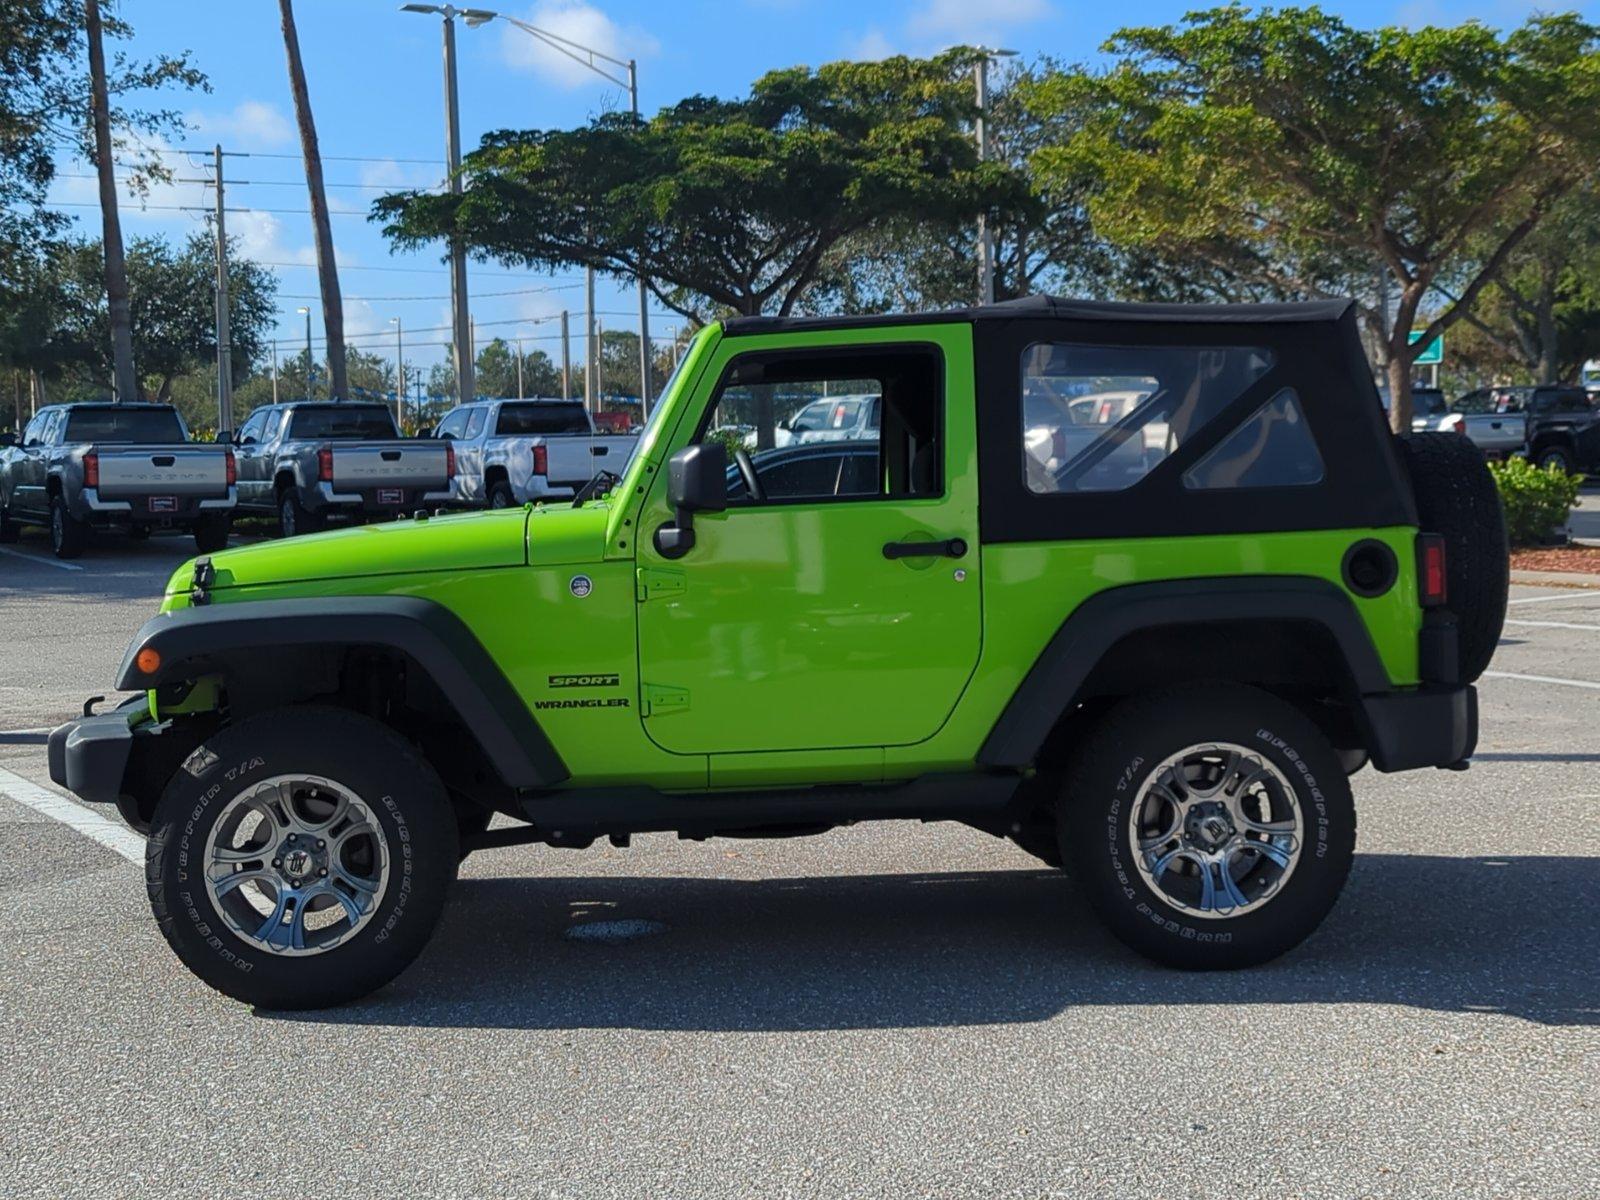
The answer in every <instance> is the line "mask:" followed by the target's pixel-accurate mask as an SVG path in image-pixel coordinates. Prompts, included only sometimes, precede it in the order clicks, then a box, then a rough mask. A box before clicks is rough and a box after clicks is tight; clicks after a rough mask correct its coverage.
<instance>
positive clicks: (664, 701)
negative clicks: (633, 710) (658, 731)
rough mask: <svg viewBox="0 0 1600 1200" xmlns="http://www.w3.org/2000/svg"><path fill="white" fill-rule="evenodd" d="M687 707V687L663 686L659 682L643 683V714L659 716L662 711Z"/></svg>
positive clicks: (680, 709) (679, 710)
mask: <svg viewBox="0 0 1600 1200" xmlns="http://www.w3.org/2000/svg"><path fill="white" fill-rule="evenodd" d="M688 707H689V689H688V688H680V687H665V686H663V685H662V684H659V683H647V684H645V685H644V715H645V716H647V717H659V716H661V715H662V714H664V713H669V712H682V711H683V710H684V709H686V708H688Z"/></svg>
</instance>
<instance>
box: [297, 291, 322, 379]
mask: <svg viewBox="0 0 1600 1200" xmlns="http://www.w3.org/2000/svg"><path fill="white" fill-rule="evenodd" d="M295 311H296V312H303V313H305V315H306V399H307V400H311V399H313V398H315V396H316V391H317V390H316V388H314V387H312V385H311V368H312V367H313V366H315V365H316V364H315V361H314V360H313V359H312V357H311V306H310V305H309V304H304V305H301V306H300V307H299V308H297V309H295Z"/></svg>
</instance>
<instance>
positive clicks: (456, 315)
mask: <svg viewBox="0 0 1600 1200" xmlns="http://www.w3.org/2000/svg"><path fill="white" fill-rule="evenodd" d="M400 11H401V12H413V13H428V14H432V15H437V16H440V17H443V18H444V152H445V163H446V167H447V169H448V170H449V173H450V194H451V195H453V196H459V195H460V194H461V114H460V112H459V110H458V108H457V106H456V24H455V19H456V18H457V17H461V18H462V19H463V20H465V21H467V22H468V23H469V24H473V25H481V24H482V23H483V22H484V21H487V20H489V19H490V18H492V17H493V16H494V14H493V13H491V12H489V11H487V10H486V9H481V8H456V7H455V6H454V5H451V4H402V5H401V6H400ZM450 311H451V318H450V319H451V325H452V338H451V341H452V343H453V345H454V348H455V360H456V361H455V368H456V394H457V397H458V399H460V400H461V402H462V403H466V402H467V401H469V400H471V399H473V398H474V397H475V396H476V395H477V388H476V386H475V384H474V380H473V377H472V373H473V372H472V366H473V364H472V343H471V341H470V340H469V338H470V337H471V332H470V329H469V326H468V317H467V251H466V247H465V246H463V245H462V244H461V239H459V238H456V237H452V238H451V239H450Z"/></svg>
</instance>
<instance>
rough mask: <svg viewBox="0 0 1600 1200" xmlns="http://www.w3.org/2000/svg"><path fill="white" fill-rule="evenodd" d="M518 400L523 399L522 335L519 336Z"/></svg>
mask: <svg viewBox="0 0 1600 1200" xmlns="http://www.w3.org/2000/svg"><path fill="white" fill-rule="evenodd" d="M517 399H518V400H521V399H522V335H521V334H520V333H519V334H517Z"/></svg>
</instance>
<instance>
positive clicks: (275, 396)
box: [272, 338, 278, 404]
mask: <svg viewBox="0 0 1600 1200" xmlns="http://www.w3.org/2000/svg"><path fill="white" fill-rule="evenodd" d="M272 402H273V403H274V404H276V403H277V402H278V339H277V338H273V339H272Z"/></svg>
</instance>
